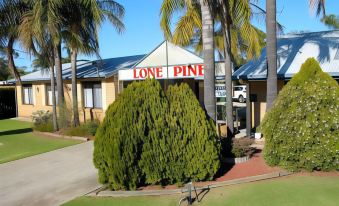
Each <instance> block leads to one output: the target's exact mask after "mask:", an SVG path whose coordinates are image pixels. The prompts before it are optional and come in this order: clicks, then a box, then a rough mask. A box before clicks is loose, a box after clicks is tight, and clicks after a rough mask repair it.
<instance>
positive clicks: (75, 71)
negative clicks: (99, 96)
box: [71, 49, 80, 127]
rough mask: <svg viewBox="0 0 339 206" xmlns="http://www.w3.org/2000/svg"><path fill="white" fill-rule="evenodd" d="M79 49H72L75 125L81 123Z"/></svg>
mask: <svg viewBox="0 0 339 206" xmlns="http://www.w3.org/2000/svg"><path fill="white" fill-rule="evenodd" d="M77 55H78V54H77V50H76V49H72V51H71V67H72V102H73V104H72V105H73V109H72V110H73V126H74V127H77V126H79V125H80V120H79V111H78V90H77V64H76V61H77Z"/></svg>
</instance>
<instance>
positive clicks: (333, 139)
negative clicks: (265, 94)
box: [261, 58, 339, 171]
mask: <svg viewBox="0 0 339 206" xmlns="http://www.w3.org/2000/svg"><path fill="white" fill-rule="evenodd" d="M261 131H262V133H263V134H264V137H265V150H264V157H265V159H266V161H267V162H268V164H270V165H278V166H281V167H283V168H286V169H288V170H291V171H297V170H301V169H305V170H309V171H312V170H324V171H328V170H335V169H339V163H338V161H339V140H338V138H339V86H338V83H337V82H336V81H335V80H334V79H333V78H332V77H330V76H329V75H328V74H327V73H325V72H323V71H322V70H321V68H320V66H319V64H318V62H317V61H316V60H315V59H313V58H311V59H308V60H307V61H306V62H305V63H304V64H303V65H302V67H301V69H300V71H299V72H298V73H297V74H296V75H295V76H294V77H293V78H292V79H291V81H289V82H288V84H287V85H286V86H285V87H284V88H283V89H282V91H281V92H280V93H279V95H278V98H277V99H276V101H275V103H274V106H273V108H272V109H271V110H270V111H269V112H268V113H267V114H266V116H265V117H264V120H263V122H262V125H261Z"/></svg>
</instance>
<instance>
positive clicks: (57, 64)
mask: <svg viewBox="0 0 339 206" xmlns="http://www.w3.org/2000/svg"><path fill="white" fill-rule="evenodd" d="M54 61H55V69H56V80H57V89H58V105H59V106H60V105H63V104H64V101H65V96H64V87H63V80H62V64H61V46H60V45H58V46H55V47H54Z"/></svg>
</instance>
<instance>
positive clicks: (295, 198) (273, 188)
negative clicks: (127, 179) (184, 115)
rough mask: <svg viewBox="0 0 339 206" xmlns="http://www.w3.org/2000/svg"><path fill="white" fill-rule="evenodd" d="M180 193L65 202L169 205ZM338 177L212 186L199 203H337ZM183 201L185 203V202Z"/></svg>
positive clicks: (77, 205) (103, 205) (203, 205)
mask: <svg viewBox="0 0 339 206" xmlns="http://www.w3.org/2000/svg"><path fill="white" fill-rule="evenodd" d="M179 199H180V196H179V195H171V196H161V197H124V198H94V197H80V198H77V199H75V200H73V201H71V202H68V203H66V204H64V206H80V205H81V206H89V205H96V206H106V205H107V206H108V205H109V206H141V205H145V206H146V205H147V206H156V205H161V206H167V205H168V206H169V205H173V206H175V205H178V201H179ZM338 202H339V177H315V176H291V177H284V178H279V179H272V180H266V181H261V182H254V183H247V184H241V185H235V186H228V187H222V188H216V189H211V190H210V191H209V192H208V193H207V194H206V195H205V197H204V198H203V199H202V201H201V202H200V203H197V202H196V203H194V204H193V205H201V206H218V205H220V206H224V205H227V206H229V205H242V206H243V205H245V206H246V205H249V206H256V205H258V206H262V205H269V206H271V205H284V206H285V205H287V206H288V205H293V206H295V205H302V206H304V205H307V206H310V205H314V206H319V205H327V206H331V205H333V206H334V205H338ZM182 205H186V202H185V203H183V204H182Z"/></svg>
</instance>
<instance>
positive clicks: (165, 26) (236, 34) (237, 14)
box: [161, 0, 263, 136]
mask: <svg viewBox="0 0 339 206" xmlns="http://www.w3.org/2000/svg"><path fill="white" fill-rule="evenodd" d="M204 2H205V1H204ZM204 2H203V3H204ZM200 3H201V2H200ZM208 3H209V5H213V7H214V9H213V10H214V13H215V16H214V17H213V18H214V19H215V20H216V21H217V22H218V24H220V25H221V26H220V27H219V28H217V30H216V31H215V33H214V35H215V36H214V39H215V41H214V42H215V45H216V48H217V50H218V51H219V53H221V54H222V56H223V58H224V60H225V63H226V65H227V66H226V77H225V78H226V79H225V80H226V84H227V87H226V92H228V94H226V96H227V97H228V98H227V108H226V109H227V125H228V130H229V133H228V134H230V136H231V135H232V134H233V114H232V111H233V103H232V80H231V75H232V63H233V62H234V61H235V60H236V59H239V57H240V56H242V55H243V54H244V52H245V51H246V52H245V53H246V55H247V57H248V58H252V57H254V56H258V55H259V54H260V49H261V48H262V46H263V44H260V42H262V41H260V38H259V34H258V33H259V31H258V30H257V29H256V28H255V27H254V26H252V25H251V23H250V19H251V17H252V12H251V10H252V8H251V7H250V5H251V4H250V3H249V2H247V1H230V2H228V1H221V0H220V1H218V2H215V1H209V2H208ZM228 3H230V4H228ZM234 4H236V5H237V6H234ZM176 10H184V15H183V16H182V17H181V18H180V19H179V21H178V23H177V24H176V29H175V31H174V34H172V33H171V31H170V26H169V25H170V23H171V22H170V19H171V16H172V14H173V12H174V11H176ZM202 13H203V12H202V11H201V7H200V4H199V3H198V2H194V1H173V0H167V1H164V2H163V5H162V8H161V14H162V18H161V27H162V30H163V31H164V34H165V37H166V38H168V39H171V40H172V41H173V42H174V43H175V44H179V45H182V46H188V45H191V44H192V43H193V45H194V46H195V48H196V50H198V51H199V50H201V39H202V36H203V35H202V28H204V27H203V26H202V21H201V20H200V19H201V18H199V17H200V16H201V14H202ZM225 45H226V46H225ZM213 72H214V71H213ZM205 81H206V73H205ZM205 83H206V82H205ZM212 95H214V93H213V94H212ZM212 98H213V99H214V96H212Z"/></svg>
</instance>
